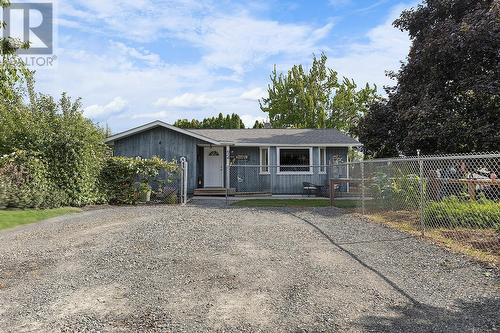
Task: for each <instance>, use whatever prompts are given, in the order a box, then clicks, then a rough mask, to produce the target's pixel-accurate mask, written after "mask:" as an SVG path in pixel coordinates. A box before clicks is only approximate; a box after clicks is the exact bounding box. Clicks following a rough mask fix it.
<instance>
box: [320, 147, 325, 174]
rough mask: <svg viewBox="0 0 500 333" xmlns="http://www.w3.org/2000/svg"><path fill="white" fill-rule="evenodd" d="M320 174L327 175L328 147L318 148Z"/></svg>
mask: <svg viewBox="0 0 500 333" xmlns="http://www.w3.org/2000/svg"><path fill="white" fill-rule="evenodd" d="M322 150H323V151H324V152H325V153H324V154H323V160H322V159H321V151H322ZM318 161H319V173H320V174H322V175H325V174H326V147H318Z"/></svg>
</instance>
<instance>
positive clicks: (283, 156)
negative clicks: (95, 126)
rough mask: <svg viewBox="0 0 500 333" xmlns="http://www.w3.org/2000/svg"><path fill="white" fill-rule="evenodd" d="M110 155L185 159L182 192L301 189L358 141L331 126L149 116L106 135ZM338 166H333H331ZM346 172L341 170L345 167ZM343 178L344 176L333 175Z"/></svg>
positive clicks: (319, 180)
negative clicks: (225, 125) (199, 125)
mask: <svg viewBox="0 0 500 333" xmlns="http://www.w3.org/2000/svg"><path fill="white" fill-rule="evenodd" d="M106 142H107V143H108V144H109V145H110V146H112V147H113V152H114V155H115V156H128V157H138V156H140V157H143V158H149V157H152V156H159V157H161V158H163V159H166V160H172V159H176V160H179V159H180V158H181V157H185V158H186V160H187V161H188V164H189V168H188V171H189V172H188V178H189V179H188V192H189V193H193V192H195V193H197V194H202V193H203V192H204V191H208V192H209V193H214V191H217V190H224V192H225V189H226V188H228V189H231V190H232V191H236V192H246V193H256V192H258V193H260V192H266V193H273V194H292V193H301V192H302V191H303V184H304V183H305V182H310V183H313V184H317V185H321V186H323V185H326V184H327V182H328V178H329V177H330V176H332V175H330V172H331V170H330V169H331V168H329V167H328V166H329V165H330V164H331V163H335V162H346V161H347V152H348V149H349V147H357V146H360V145H361V144H360V143H359V142H358V141H356V140H354V139H353V138H351V137H349V136H346V135H345V134H342V133H341V132H339V131H337V130H335V129H189V130H186V129H181V128H178V127H175V126H172V125H169V124H167V123H164V122H162V121H154V122H151V123H148V124H145V125H142V126H139V127H136V128H133V129H130V130H128V131H124V132H122V133H118V134H115V135H113V136H110V137H109V138H108V139H107V140H106ZM337 170H338V169H337ZM346 172H347V170H346ZM336 176H337V177H346V176H348V175H336Z"/></svg>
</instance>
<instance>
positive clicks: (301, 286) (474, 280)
mask: <svg viewBox="0 0 500 333" xmlns="http://www.w3.org/2000/svg"><path fill="white" fill-rule="evenodd" d="M0 244H1V245H0V246H1V251H0V332H33V331H40V332H130V331H139V332H495V331H498V330H499V329H500V319H499V316H498V314H499V313H500V278H499V275H498V273H497V272H496V271H494V270H490V269H488V268H486V267H483V266H481V265H479V264H477V263H475V262H472V261H470V260H468V259H467V258H465V257H463V256H460V255H456V254H452V253H449V252H447V251H445V250H442V249H440V248H438V247H436V246H434V245H432V244H429V243H426V242H424V241H421V240H419V239H416V238H412V237H408V235H406V234H403V233H400V232H398V231H395V230H392V229H388V228H386V227H383V226H381V225H378V224H373V223H370V222H367V221H364V220H363V219H362V218H360V217H357V216H355V215H349V214H344V213H343V212H342V211H340V210H336V209H333V208H318V209H249V208H226V207H223V206H220V205H219V206H216V205H212V204H207V202H198V203H195V204H191V205H188V206H186V207H180V206H161V207H160V206H147V207H120V208H106V209H103V210H93V211H87V212H84V213H80V214H76V215H69V216H64V217H59V218H54V219H51V220H47V221H44V222H41V223H38V224H33V225H28V226H23V227H19V228H16V229H12V230H7V231H3V232H0Z"/></svg>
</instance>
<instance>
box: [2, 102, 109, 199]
mask: <svg viewBox="0 0 500 333" xmlns="http://www.w3.org/2000/svg"><path fill="white" fill-rule="evenodd" d="M0 120H1V121H0V154H10V153H12V152H14V151H16V150H18V149H23V150H26V151H31V152H36V153H37V155H38V156H39V157H40V158H41V159H42V160H43V161H44V163H45V164H46V166H47V170H46V172H47V174H48V178H49V179H50V182H51V183H52V184H54V186H56V187H57V188H59V189H61V190H62V191H64V193H65V197H66V202H64V204H65V205H69V206H83V205H87V204H95V203H102V202H104V201H105V196H104V195H103V193H102V192H101V191H100V184H99V176H100V172H101V169H102V167H103V164H104V162H105V160H106V159H107V157H108V156H109V155H110V154H109V151H110V150H109V147H107V146H106V144H105V143H104V139H105V137H106V135H105V131H104V130H103V129H101V128H100V127H98V126H96V125H95V124H94V123H92V121H91V120H89V119H87V118H85V117H84V116H83V114H82V110H81V105H80V101H79V100H76V101H75V102H72V101H71V100H70V98H69V97H67V96H66V95H65V94H63V96H62V97H61V99H60V100H59V101H55V100H54V99H53V98H52V97H50V96H44V95H40V96H37V97H36V98H34V99H33V100H32V101H31V104H29V105H24V104H22V103H19V104H14V105H0Z"/></svg>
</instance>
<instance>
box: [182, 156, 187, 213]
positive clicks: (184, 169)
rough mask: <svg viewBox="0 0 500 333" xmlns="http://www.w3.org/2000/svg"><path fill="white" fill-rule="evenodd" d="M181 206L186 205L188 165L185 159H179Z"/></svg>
mask: <svg viewBox="0 0 500 333" xmlns="http://www.w3.org/2000/svg"><path fill="white" fill-rule="evenodd" d="M181 169H182V170H181V171H182V174H181V204H182V205H185V204H187V190H188V184H187V180H188V163H187V161H186V158H185V157H181Z"/></svg>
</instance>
